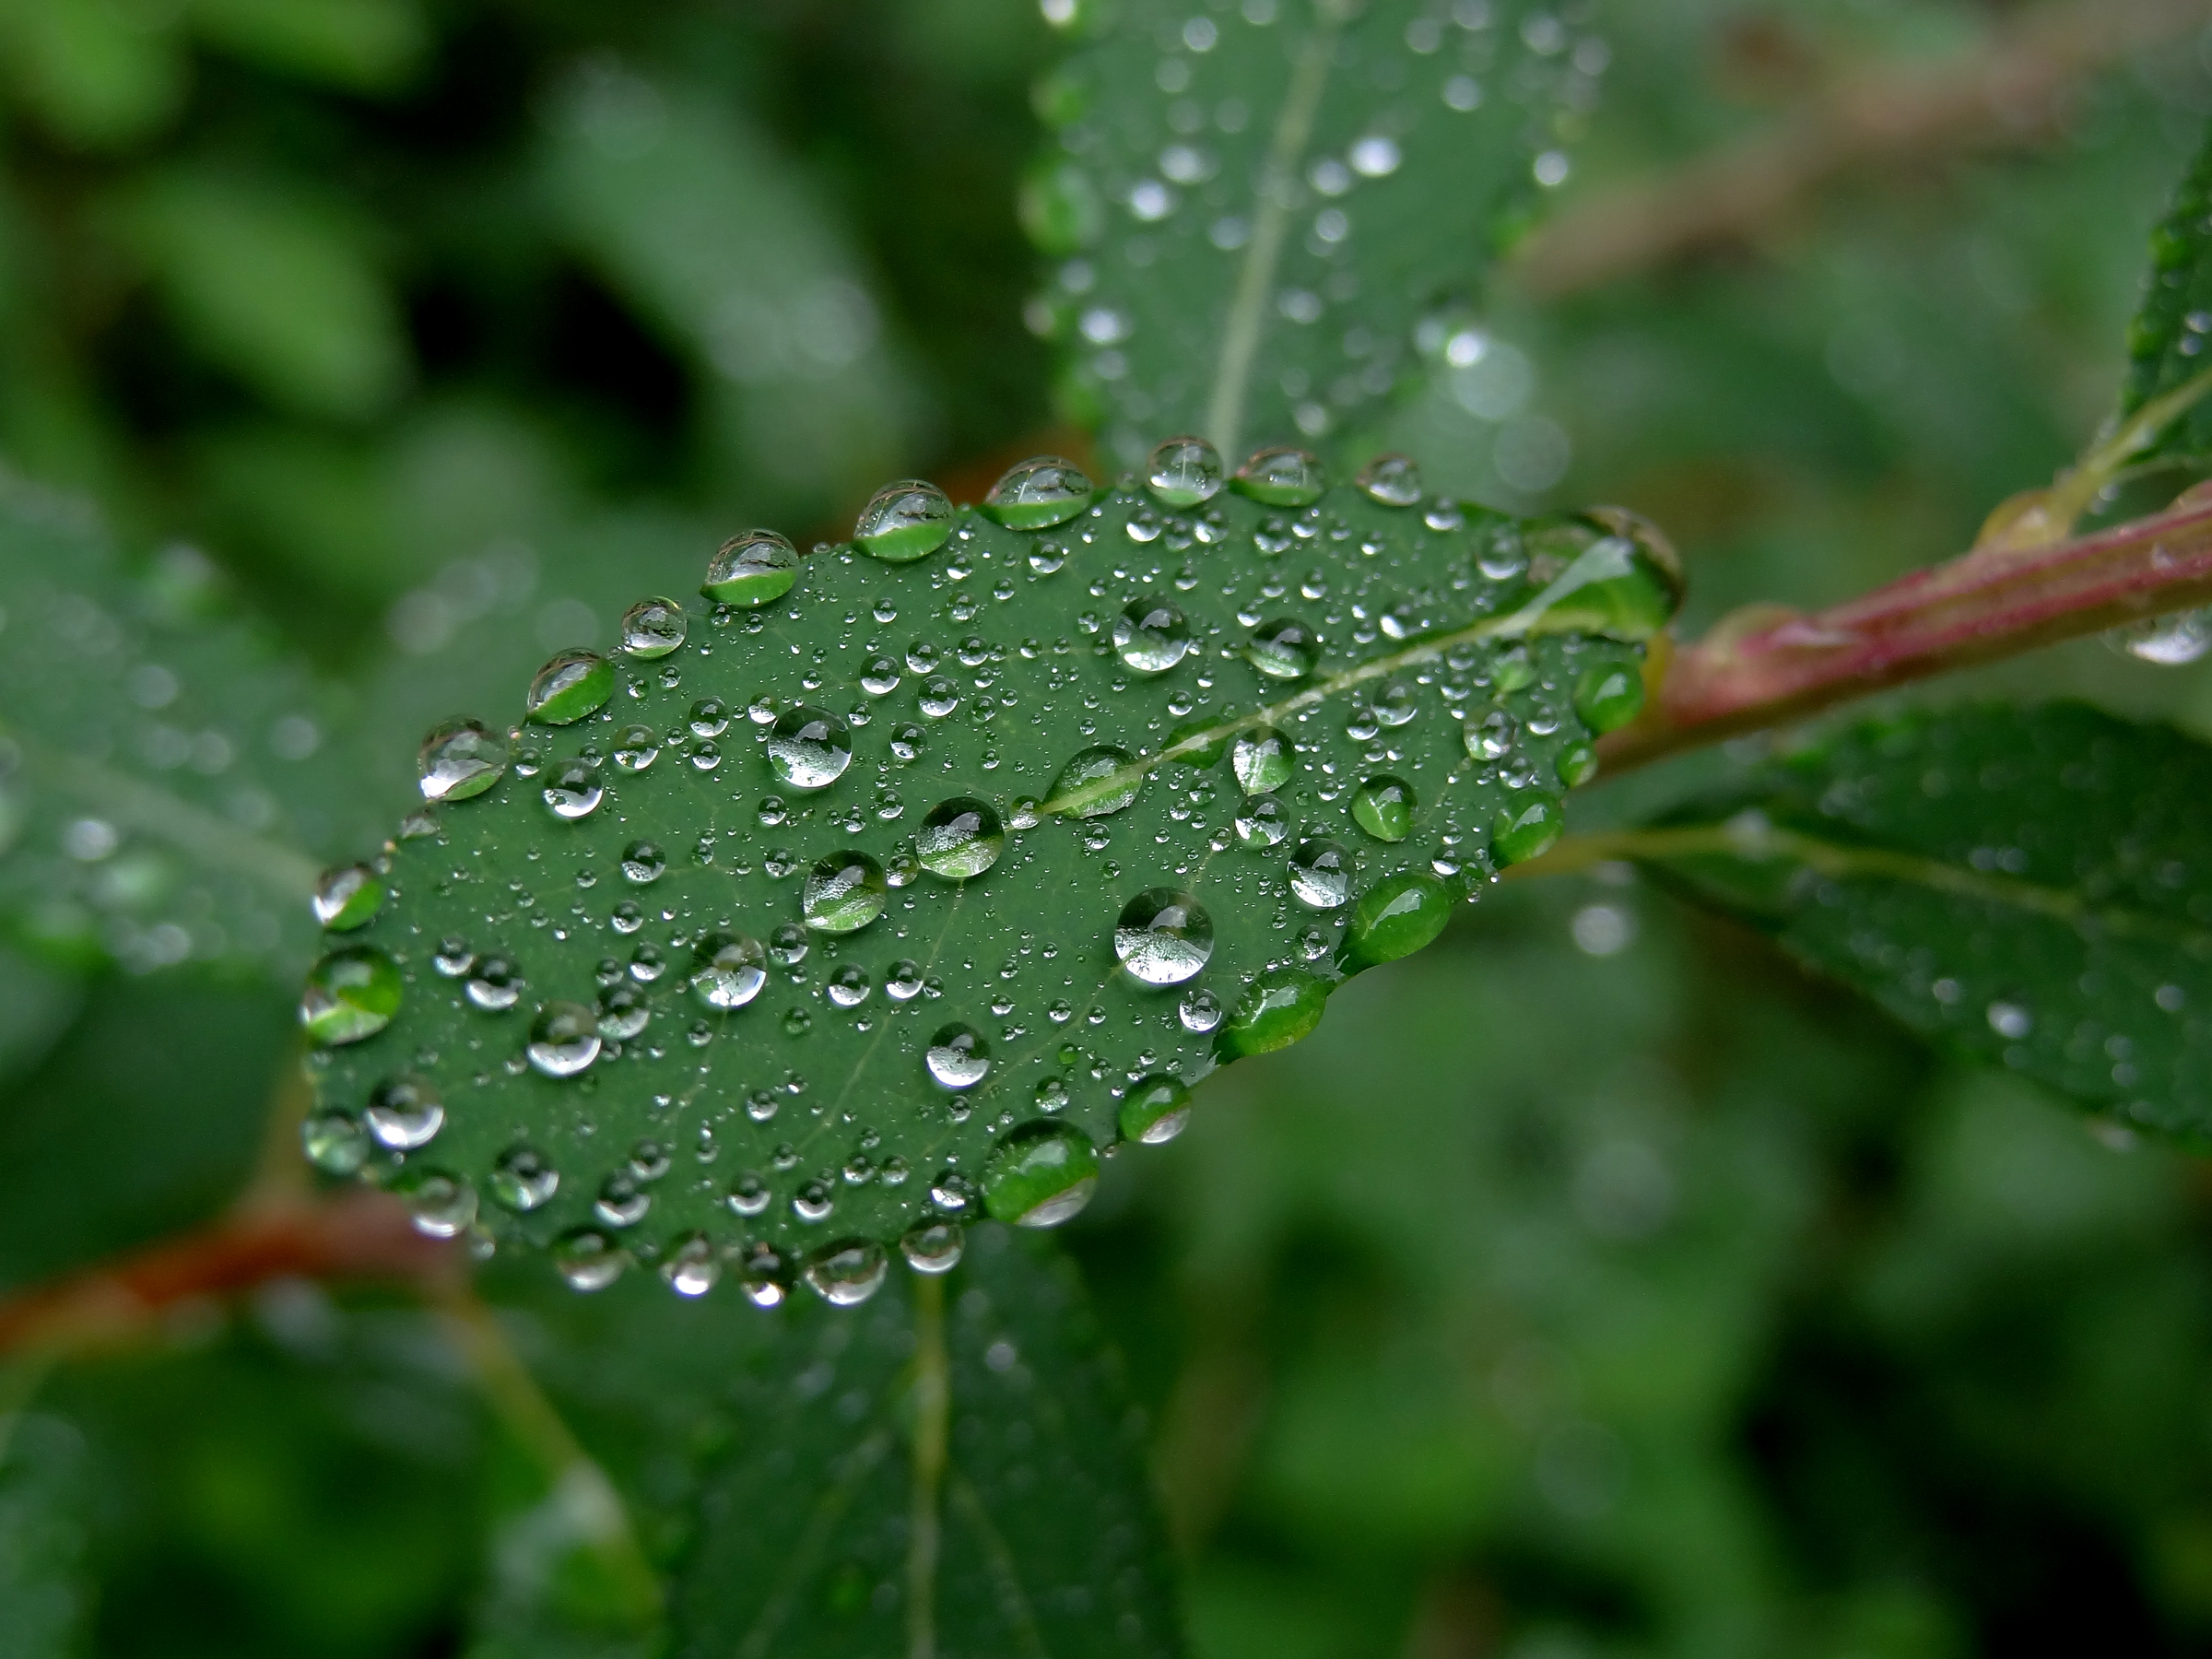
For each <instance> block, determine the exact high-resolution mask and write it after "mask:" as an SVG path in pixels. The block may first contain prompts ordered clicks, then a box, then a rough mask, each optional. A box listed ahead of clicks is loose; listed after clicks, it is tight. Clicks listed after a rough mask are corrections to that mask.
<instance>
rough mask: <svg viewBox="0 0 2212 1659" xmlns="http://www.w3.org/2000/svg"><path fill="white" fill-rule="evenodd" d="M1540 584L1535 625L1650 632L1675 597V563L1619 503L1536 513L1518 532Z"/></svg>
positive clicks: (1662, 540) (1661, 623) (1640, 635)
mask: <svg viewBox="0 0 2212 1659" xmlns="http://www.w3.org/2000/svg"><path fill="white" fill-rule="evenodd" d="M1524 540H1525V543H1526V545H1527V547H1528V551H1529V558H1530V571H1531V573H1532V575H1534V576H1535V578H1536V579H1537V580H1539V581H1542V582H1545V584H1546V585H1545V588H1544V591H1543V593H1542V594H1539V595H1538V597H1537V599H1536V601H1534V602H1532V603H1534V604H1536V605H1539V606H1540V607H1541V609H1540V614H1539V615H1538V617H1537V618H1536V620H1535V625H1534V626H1535V629H1537V630H1538V631H1541V632H1546V633H1560V632H1580V633H1595V634H1604V635H1606V637H1607V638H1608V639H1615V640H1624V641H1629V642H1630V643H1631V644H1633V643H1636V642H1639V641H1644V640H1648V639H1650V638H1651V637H1652V636H1653V634H1655V633H1657V632H1658V631H1659V630H1660V629H1663V628H1665V626H1666V624H1667V623H1668V621H1669V620H1670V619H1672V618H1673V617H1674V614H1675V612H1676V610H1677V608H1678V607H1679V606H1680V605H1681V603H1682V563H1681V560H1680V559H1678V558H1677V557H1676V554H1675V550H1674V548H1673V547H1672V546H1670V545H1669V544H1668V542H1667V539H1666V537H1665V536H1664V535H1661V534H1660V533H1659V530H1658V527H1657V526H1656V525H1654V524H1652V523H1650V522H1649V521H1648V520H1646V519H1642V518H1639V517H1638V516H1637V515H1636V514H1634V513H1632V512H1625V511H1623V510H1622V509H1620V508H1618V507H1594V508H1592V509H1590V510H1589V511H1588V512H1581V513H1573V514H1569V515H1566V516H1563V517H1560V518H1556V519H1549V520H1546V521H1543V522H1542V523H1541V524H1538V525H1536V526H1535V527H1533V528H1531V529H1530V530H1529V531H1528V532H1527V534H1526V535H1525V537H1524Z"/></svg>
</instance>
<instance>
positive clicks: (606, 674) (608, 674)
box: [523, 651, 615, 725]
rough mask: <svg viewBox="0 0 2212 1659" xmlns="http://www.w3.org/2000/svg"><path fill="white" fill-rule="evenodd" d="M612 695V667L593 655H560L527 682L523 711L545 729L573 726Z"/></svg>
mask: <svg viewBox="0 0 2212 1659" xmlns="http://www.w3.org/2000/svg"><path fill="white" fill-rule="evenodd" d="M614 694H615V665H613V664H612V663H610V662H608V661H607V660H606V658H605V657H603V656H601V655H600V654H599V653H597V652H595V651H563V652H559V653H557V654H555V655H554V656H553V657H552V658H550V659H549V660H548V661H547V664H546V665H545V666H544V667H543V668H540V669H539V670H538V671H537V677H536V678H535V679H533V680H532V681H531V682H530V695H529V696H528V697H527V698H525V699H524V702H523V708H524V712H526V713H527V714H528V715H529V716H530V718H531V719H533V720H535V721H537V722H539V723H540V724H545V725H573V724H575V723H576V722H577V721H579V720H582V718H583V717H584V716H585V715H587V714H595V713H597V712H599V711H600V710H601V709H603V708H605V707H606V700H607V699H608V698H610V697H612V696H613V695H614Z"/></svg>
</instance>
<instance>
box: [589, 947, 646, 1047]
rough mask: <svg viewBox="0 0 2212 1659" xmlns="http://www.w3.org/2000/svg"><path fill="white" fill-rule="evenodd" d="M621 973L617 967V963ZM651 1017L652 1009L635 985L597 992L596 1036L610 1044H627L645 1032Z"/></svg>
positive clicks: (609, 987)
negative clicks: (597, 1026)
mask: <svg viewBox="0 0 2212 1659" xmlns="http://www.w3.org/2000/svg"><path fill="white" fill-rule="evenodd" d="M617 971H620V964H617ZM652 1018H653V1006H652V1005H651V1004H650V1003H648V1002H647V1001H646V1000H645V994H644V993H643V992H642V991H640V990H639V989H638V988H637V987H636V986H634V985H629V984H616V985H609V986H608V987H607V988H606V990H604V991H602V992H600V993H599V1035H600V1036H602V1037H604V1038H606V1040H607V1041H609V1042H628V1041H629V1040H630V1039H631V1038H632V1037H635V1036H637V1035H638V1034H639V1033H640V1032H641V1031H642V1030H644V1029H645V1027H646V1025H647V1023H648V1022H649V1021H650V1020H651V1019H652Z"/></svg>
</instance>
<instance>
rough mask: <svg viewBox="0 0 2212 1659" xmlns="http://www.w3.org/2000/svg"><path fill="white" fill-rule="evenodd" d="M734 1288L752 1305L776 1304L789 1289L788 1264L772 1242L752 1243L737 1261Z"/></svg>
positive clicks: (786, 1294) (780, 1302) (773, 1305)
mask: <svg viewBox="0 0 2212 1659" xmlns="http://www.w3.org/2000/svg"><path fill="white" fill-rule="evenodd" d="M737 1288H738V1289H739V1290H740V1291H742V1292H743V1293H744V1295H745V1300H747V1301H749V1302H751V1303H752V1304H753V1306H754V1307H756V1308H773V1307H777V1306H780V1305H781V1304H782V1300H783V1299H784V1298H785V1297H786V1296H788V1295H789V1294H790V1292H791V1268H790V1266H789V1265H788V1264H787V1263H785V1261H784V1260H783V1258H782V1255H781V1254H780V1253H778V1252H777V1251H776V1249H775V1247H774V1246H773V1245H771V1244H765V1243H755V1244H753V1245H752V1246H750V1247H749V1248H748V1249H747V1251H746V1253H745V1256H744V1258H743V1260H742V1261H740V1262H739V1264H738V1267H737Z"/></svg>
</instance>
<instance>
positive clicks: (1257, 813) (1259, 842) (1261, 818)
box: [1233, 794, 1291, 852]
mask: <svg viewBox="0 0 2212 1659" xmlns="http://www.w3.org/2000/svg"><path fill="white" fill-rule="evenodd" d="M1233 828H1234V829H1235V830H1236V833H1237V840H1238V841H1239V842H1240V843H1241V845H1243V846H1245V847H1247V848H1249V849H1251V850H1252V851H1253V852H1260V851H1263V850H1265V849H1266V848H1268V847H1273V846H1277V845H1279V844H1280V843H1281V842H1282V841H1284V840H1285V839H1286V838H1288V835H1289V833H1290V829H1291V823H1290V809H1289V808H1288V807H1287V806H1284V805H1283V804H1282V802H1281V801H1279V800H1277V798H1276V797H1275V796H1274V795H1271V794H1257V795H1253V796H1251V797H1250V798H1249V799H1247V800H1246V801H1245V803H1244V804H1243V806H1240V807H1239V808H1238V809H1237V817H1236V822H1235V824H1234V826H1233Z"/></svg>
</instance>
